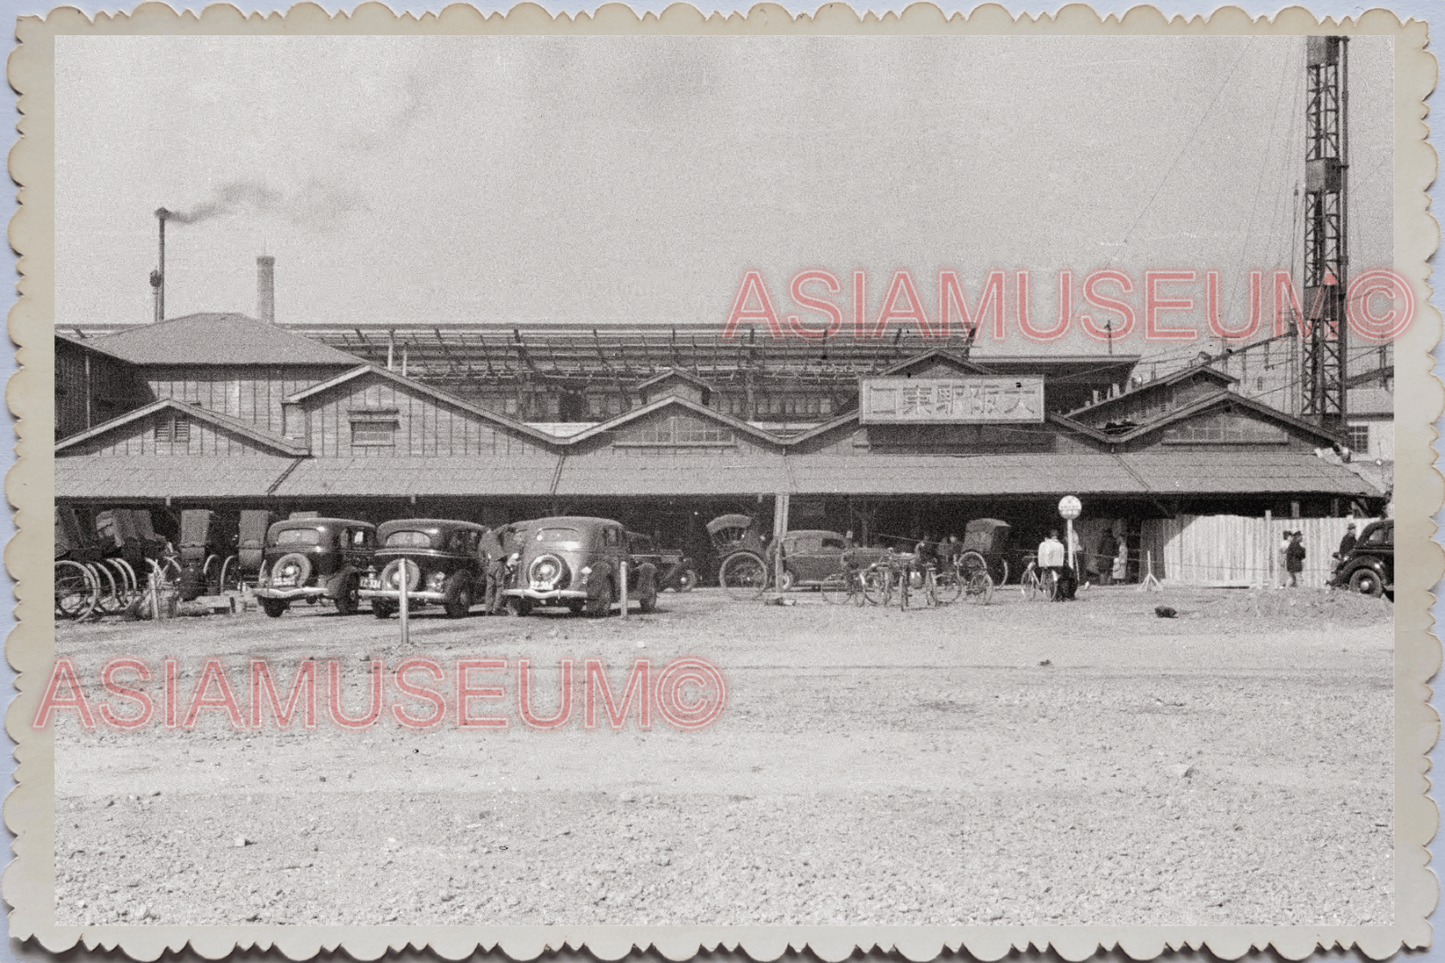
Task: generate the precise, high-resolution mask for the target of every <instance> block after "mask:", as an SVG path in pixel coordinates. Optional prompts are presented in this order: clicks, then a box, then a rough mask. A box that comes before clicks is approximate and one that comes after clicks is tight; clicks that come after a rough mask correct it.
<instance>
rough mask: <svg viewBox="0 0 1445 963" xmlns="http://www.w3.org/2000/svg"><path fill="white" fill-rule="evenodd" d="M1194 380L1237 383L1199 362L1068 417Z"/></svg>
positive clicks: (1222, 383) (1095, 403)
mask: <svg viewBox="0 0 1445 963" xmlns="http://www.w3.org/2000/svg"><path fill="white" fill-rule="evenodd" d="M1195 378H1204V379H1206V380H1209V381H1214V382H1216V383H1217V384H1220V385H1224V386H1228V385H1233V384H1238V383H1239V379H1238V378H1236V377H1234V376H1233V375H1230V374H1225V373H1224V372H1223V371H1220V370H1218V369H1217V368H1212V367H1210V365H1209V362H1208V361H1201V362H1200V363H1198V364H1194V365H1190V366H1189V367H1188V368H1183V369H1181V370H1179V371H1176V372H1174V373H1173V374H1171V375H1166V376H1165V377H1163V378H1155V379H1154V380H1153V381H1146V382H1144V383H1143V384H1142V385H1139V386H1138V387H1137V388H1131V389H1130V390H1128V391H1125V392H1123V393H1122V394H1117V395H1115V396H1114V397H1112V398H1100V399H1099V400H1098V401H1094V402H1090V403H1089V404H1087V405H1084V406H1082V407H1079V408H1075V409H1074V410H1073V411H1071V412H1069V417H1071V418H1073V417H1077V416H1078V415H1082V414H1084V413H1086V412H1094V411H1098V410H1100V409H1102V408H1107V407H1109V406H1110V405H1115V404H1119V403H1120V402H1122V401H1124V400H1125V399H1129V400H1131V401H1132V400H1133V399H1135V398H1138V397H1139V396H1140V395H1143V394H1147V393H1149V392H1150V391H1156V390H1158V389H1159V388H1164V387H1168V386H1169V385H1177V384H1179V383H1180V382H1182V381H1191V380H1193V379H1195Z"/></svg>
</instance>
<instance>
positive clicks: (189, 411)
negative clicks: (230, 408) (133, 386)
mask: <svg viewBox="0 0 1445 963" xmlns="http://www.w3.org/2000/svg"><path fill="white" fill-rule="evenodd" d="M166 409H171V410H174V411H177V412H180V413H181V414H184V415H185V416H186V417H188V418H191V419H194V420H195V421H200V422H205V423H207V424H211V425H215V426H216V427H217V428H220V429H222V430H223V431H229V432H231V433H232V434H236V435H240V436H242V437H243V438H249V439H250V440H251V441H254V442H256V443H257V444H259V445H261V446H262V447H264V448H270V449H271V450H272V451H276V452H279V453H280V454H283V455H292V456H295V457H301V456H303V455H307V454H310V449H308V448H306V447H304V446H302V445H298V444H296V443H295V442H293V441H291V440H290V439H289V438H282V437H281V436H280V435H273V434H271V433H270V432H269V431H265V430H264V429H261V428H257V427H256V426H255V425H254V424H252V423H251V422H249V421H242V420H240V419H239V418H232V417H231V416H230V415H223V414H220V413H218V412H215V411H211V410H209V409H207V408H200V407H197V406H196V405H190V404H186V403H185V402H184V401H177V400H176V399H174V398H162V399H161V400H160V401H153V402H151V403H150V404H148V405H146V406H145V407H143V408H137V409H135V410H134V411H127V412H126V413H125V414H123V415H121V416H119V417H117V418H112V419H111V420H110V421H107V422H104V423H102V424H99V425H96V426H95V427H94V428H91V429H89V430H87V431H82V432H81V433H80V434H78V435H71V436H70V437H68V438H66V439H65V440H64V441H60V442H57V443H56V445H55V451H56V452H57V453H59V452H61V451H62V450H64V449H66V448H72V447H74V446H75V445H78V444H80V443H81V442H85V441H90V440H91V439H93V438H98V437H100V436H101V435H104V434H107V433H108V432H111V431H114V430H115V429H117V428H119V427H121V426H122V425H128V424H131V423H132V422H136V421H141V420H142V419H145V418H149V417H150V416H151V415H153V414H155V413H156V412H158V411H164V410H166Z"/></svg>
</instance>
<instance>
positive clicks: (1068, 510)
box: [1059, 495, 1084, 578]
mask: <svg viewBox="0 0 1445 963" xmlns="http://www.w3.org/2000/svg"><path fill="white" fill-rule="evenodd" d="M1083 510H1084V505H1083V503H1082V502H1080V501H1079V500H1078V499H1077V498H1075V497H1074V496H1073V495H1065V496H1064V497H1063V498H1060V499H1059V515H1061V516H1062V517H1063V518H1064V521H1065V524H1066V526H1067V527H1068V532H1067V533H1066V534H1065V536H1064V537H1065V539H1067V541H1065V542H1064V551H1065V552H1066V553H1067V554H1068V559H1069V571H1071V572H1073V573H1075V576H1074V577H1075V578H1078V571H1079V567H1078V564H1077V563H1078V560H1077V559H1075V558H1074V553H1075V552H1077V551H1078V550H1079V546H1078V543H1077V542H1076V541H1075V539H1074V519H1076V518H1078V517H1079V513H1080V512H1082V511H1083Z"/></svg>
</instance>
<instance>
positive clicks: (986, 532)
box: [958, 518, 1012, 585]
mask: <svg viewBox="0 0 1445 963" xmlns="http://www.w3.org/2000/svg"><path fill="white" fill-rule="evenodd" d="M1011 530H1012V526H1010V525H1009V523H1008V522H1005V521H1000V520H999V519H997V518H975V519H974V520H973V521H971V522H969V523H968V525H966V526H965V527H964V530H963V551H962V553H961V554H960V555H959V560H958V564H959V571H960V572H973V571H976V570H977V569H979V568H980V567H981V568H983V569H984V571H986V572H988V574H989V577H990V578H992V579H993V582H994V584H995V585H1003V584H1004V583H1005V582H1007V581H1008V577H1009V564H1008V552H1009V532H1010V531H1011Z"/></svg>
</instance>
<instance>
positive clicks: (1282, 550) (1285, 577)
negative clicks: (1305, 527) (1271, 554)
mask: <svg viewBox="0 0 1445 963" xmlns="http://www.w3.org/2000/svg"><path fill="white" fill-rule="evenodd" d="M1290 534H1291V533H1290V532H1285V533H1284V534H1282V535H1280V537H1279V547H1278V549H1277V550H1276V551H1275V562H1276V567H1277V568H1278V569H1279V587H1280V588H1284V587H1285V586H1286V585H1288V584H1289V542H1290V538H1289V537H1290Z"/></svg>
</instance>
